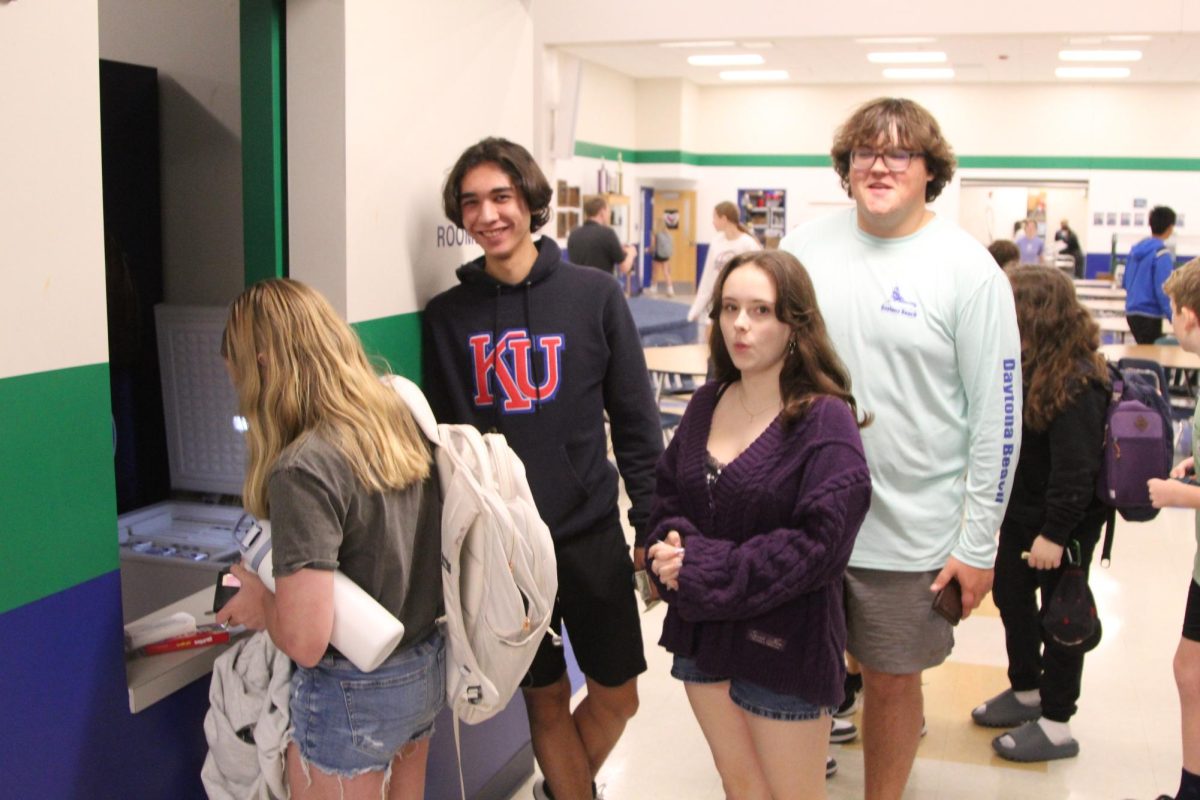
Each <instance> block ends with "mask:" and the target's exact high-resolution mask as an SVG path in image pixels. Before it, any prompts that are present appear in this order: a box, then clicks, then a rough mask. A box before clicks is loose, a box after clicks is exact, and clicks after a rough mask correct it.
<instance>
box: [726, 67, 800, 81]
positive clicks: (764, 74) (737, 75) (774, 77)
mask: <svg viewBox="0 0 1200 800" xmlns="http://www.w3.org/2000/svg"><path fill="white" fill-rule="evenodd" d="M719 74H720V76H721V80H723V81H786V80H787V79H788V72H787V70H786V69H724V70H721V72H720V73H719Z"/></svg>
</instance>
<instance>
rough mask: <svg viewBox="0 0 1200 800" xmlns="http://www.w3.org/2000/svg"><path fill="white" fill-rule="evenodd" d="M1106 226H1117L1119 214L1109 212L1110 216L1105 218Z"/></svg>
mask: <svg viewBox="0 0 1200 800" xmlns="http://www.w3.org/2000/svg"><path fill="white" fill-rule="evenodd" d="M1104 224H1105V225H1116V224H1117V212H1115V211H1109V212H1108V214H1107V215H1105V217H1104Z"/></svg>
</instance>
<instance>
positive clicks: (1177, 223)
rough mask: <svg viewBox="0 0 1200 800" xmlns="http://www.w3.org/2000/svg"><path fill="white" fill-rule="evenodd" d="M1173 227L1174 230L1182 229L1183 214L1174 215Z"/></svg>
mask: <svg viewBox="0 0 1200 800" xmlns="http://www.w3.org/2000/svg"><path fill="white" fill-rule="evenodd" d="M1175 227H1176V228H1182V227H1183V214H1176V215H1175Z"/></svg>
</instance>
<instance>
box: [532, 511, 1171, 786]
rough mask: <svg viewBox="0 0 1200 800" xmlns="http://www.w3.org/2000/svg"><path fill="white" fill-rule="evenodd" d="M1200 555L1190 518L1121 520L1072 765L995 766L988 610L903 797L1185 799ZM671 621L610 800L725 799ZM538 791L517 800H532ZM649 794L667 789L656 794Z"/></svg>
mask: <svg viewBox="0 0 1200 800" xmlns="http://www.w3.org/2000/svg"><path fill="white" fill-rule="evenodd" d="M1194 550H1195V543H1194V536H1193V514H1192V512H1188V511H1181V510H1170V511H1164V512H1162V513H1161V514H1160V515H1159V517H1158V519H1156V520H1154V521H1152V522H1148V523H1143V524H1133V523H1126V522H1123V521H1120V520H1118V523H1117V533H1116V539H1115V546H1114V551H1113V562H1112V565H1111V567H1110V568H1108V569H1103V568H1100V567H1099V566H1098V565H1095V566H1094V568H1093V577H1092V582H1091V583H1092V588H1093V591H1094V593H1095V595H1096V602H1097V604H1098V606H1099V608H1100V613H1101V617H1102V619H1103V622H1104V640H1103V641H1102V642H1101V643H1100V646H1099V647H1098V648H1097V649H1096V650H1094V651H1093V652H1092V653H1090V654H1089V656H1088V661H1087V664H1086V667H1085V669H1084V681H1083V683H1084V685H1083V696H1082V698H1081V699H1080V703H1079V706H1080V710H1079V713H1078V714H1077V715H1076V717H1075V718H1074V719H1073V720H1072V723H1071V727H1072V731H1073V733H1074V736H1075V738H1076V739H1078V740H1079V743H1080V748H1081V752H1080V755H1079V756H1078V757H1077V758H1074V759H1069V760H1065V761H1058V762H1053V763H1050V764H1035V765H1020V764H1014V763H1011V762H1007V761H1003V760H1001V759H1000V758H997V757H995V756H993V755H992V751H991V747H990V746H989V742H990V739H991V737H992V736H994V735H995V733H996V732H995V731H990V730H985V729H983V728H979V727H976V726H975V725H973V724H972V723H971V720H970V712H971V709H972V708H973V707H974V706H975V705H977V704H978V703H979V702H980V701H982V700H984V699H986V698H988V697H990V696H992V695H993V694H995V693H996V692H998V691H1000V690H1001V689H1003V688H1004V687H1005V686H1006V685H1007V684H1006V679H1005V666H1006V661H1005V655H1004V639H1003V629H1002V627H1001V624H1000V618H999V616H998V615H997V612H996V610H995V607H994V606H992V605H991V603H990V602H988V603H986V605H985V606H984V607H983V608H981V609H980V611H979V612H977V613H976V614H974V615H972V617H971V618H970V619H968V620H966V621H964V622H963V623H962V624H961V625H960V626H959V627H958V629H957V631H956V637H957V640H958V641H957V645H956V647H955V650H954V654H953V656H952V657H951V659H950V661H948V662H947V663H946V664H944V665H942V666H941V667H939V668H937V669H934V670H930V671H929V672H927V673H926V675H925V679H924V684H925V709H926V717H927V720H928V725H929V734H928V736H926V737H925V738H924V739H923V740H922V742H921V747H920V751H919V752H918V755H917V761H916V765H915V766H914V768H913V773H912V777H911V779H910V781H909V785H908V791H907V792H906V793H905V795H904V796H905V798H913V799H914V800H915V799H916V798H921V800H951V798H953V799H954V800H959V799H960V798H978V799H979V800H984V799H985V798H987V799H989V800H990V799H992V798H995V799H996V800H999V799H1000V798H1003V799H1004V800H1012V799H1014V798H1071V800H1102V799H1103V800H1114V799H1115V800H1120V799H1121V798H1154V797H1157V796H1158V794H1160V793H1163V792H1170V793H1174V791H1175V788H1176V786H1177V784H1178V778H1179V767H1180V748H1179V706H1178V701H1177V699H1176V695H1175V687H1174V679H1173V677H1172V673H1171V659H1172V656H1173V654H1174V651H1175V646H1176V644H1177V643H1178V640H1179V629H1180V625H1181V621H1182V618H1183V605H1184V600H1185V599H1186V592H1187V586H1188V580H1189V577H1190V574H1191V568H1192V555H1193V552H1194ZM663 614H664V608H663V606H661V605H660V606H659V607H657V608H655V609H652V610H651V611H650V612H648V613H646V614H645V615H644V616H643V618H642V620H643V632H644V635H645V638H646V658H647V662H648V663H649V665H650V668H649V671H648V672H647V673H646V674H645V675H643V676H642V678H641V680H640V681H639V691H640V695H641V709H640V711H639V712H638V715H637V716H636V717H635V718H634V719H633V721H632V722H631V723H630V725H629V727H628V729H627V730H626V733H625V736H624V737H623V738H622V739H621V741H620V743H619V744H618V745H617V748H616V750H615V751H614V752H613V754H612V756H611V757H610V758H609V759H608V762H607V763H606V764H605V765H604V768H603V770H602V771H601V774H600V778H599V782H600V783H602V784H605V786H606V788H605V797H606V798H608V800H625V799H626V798H651V797H652V798H654V800H718V798H721V797H723V793H722V791H721V785H720V780H719V778H718V776H717V773H716V770H715V769H714V768H713V765H712V761H711V758H710V756H709V752H708V748H707V745H706V744H705V742H704V738H703V736H702V735H701V733H700V729H699V727H698V726H697V724H696V722H695V719H694V718H693V717H692V714H691V711H690V709H689V707H688V704H687V700H686V698H685V696H684V692H683V689H682V686H681V685H680V684H679V682H677V681H675V680H674V679H672V678H671V677H670V675H669V674H668V668H669V658H668V655H667V653H666V652H665V651H664V650H663V649H662V648H660V647H658V646H657V644H655V641H656V639H657V636H658V632H659V630H660V628H661V625H662V618H663ZM832 753H833V755H834V756H835V757H836V758H837V760H838V763H839V765H840V769H839V771H838V774H837V775H836V776H835V777H834V778H833V779H832V780H830V781H829V782H828V789H829V797H830V798H831V799H833V800H840V799H842V798H847V799H848V798H860V797H862V794H863V762H862V748H861V745H859V744H857V743H854V744H849V745H833V746H832ZM664 756H666V757H667V758H666V759H665V760H664ZM664 763H665V764H668V765H669V766H664ZM532 783H533V782H532V781H530V782H529V783H528V784H527V785H526V786H525V787H523V788H522V789H521V790H520V791H519V792H518V793H517V794H516V795H515V796H516V797H518V798H528V797H531V796H532V794H531V791H532ZM647 787H655V788H654V790H653V793H652V794H648V793H647Z"/></svg>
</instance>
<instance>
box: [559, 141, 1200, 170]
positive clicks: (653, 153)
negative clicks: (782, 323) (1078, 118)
mask: <svg viewBox="0 0 1200 800" xmlns="http://www.w3.org/2000/svg"><path fill="white" fill-rule="evenodd" d="M618 153H620V154H621V158H622V159H623V160H624V161H627V162H629V163H631V164H692V165H694V166H700V167H831V166H832V163H831V160H830V157H829V154H828V153H819V154H804V153H791V154H771V153H761V154H760V153H689V152H687V151H684V150H633V149H629V148H620V147H609V146H608V145H601V144H594V143H592V142H581V141H577V142H575V155H577V156H583V157H585V158H604V159H607V160H610V161H615V160H616V158H617V154H618ZM958 164H959V166H960V167H968V168H996V169H1091V170H1136V171H1163V172H1200V158H1135V157H1114V156H959V158H958Z"/></svg>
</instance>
